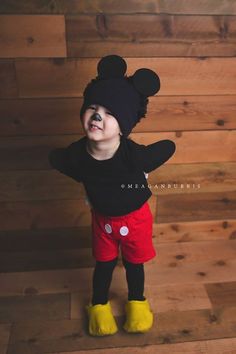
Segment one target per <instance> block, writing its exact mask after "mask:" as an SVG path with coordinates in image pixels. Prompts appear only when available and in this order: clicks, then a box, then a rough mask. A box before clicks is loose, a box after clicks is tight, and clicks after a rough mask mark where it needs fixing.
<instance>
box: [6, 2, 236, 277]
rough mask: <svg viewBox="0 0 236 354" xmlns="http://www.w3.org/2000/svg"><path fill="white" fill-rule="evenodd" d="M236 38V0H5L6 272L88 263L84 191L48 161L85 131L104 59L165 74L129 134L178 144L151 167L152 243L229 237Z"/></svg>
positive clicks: (234, 196)
mask: <svg viewBox="0 0 236 354" xmlns="http://www.w3.org/2000/svg"><path fill="white" fill-rule="evenodd" d="M235 40H236V2H235V1H222V0H214V1H200V2H199V1H198V2H196V1H195V0H189V1H184V0H178V1H165V2H162V1H154V0H148V1H142V0H133V1H105V0H96V1H86V0H83V1H79V0H74V1H66V0H55V1H53V2H52V1H48V2H45V1H43V0H33V1H30V2H29V1H26V0H23V1H20V2H19V1H16V0H11V1H7V0H3V1H1V3H0V135H1V140H0V158H1V165H0V244H1V269H2V270H3V271H19V270H29V269H31V270H34V269H50V268H52V269H54V268H57V267H63V268H66V267H78V266H81V267H84V266H89V265H91V262H92V259H91V257H90V212H89V207H88V205H86V203H85V200H84V196H85V193H84V188H83V186H82V185H80V184H77V183H76V182H74V181H73V180H71V179H70V178H68V177H65V176H63V175H61V174H60V173H58V172H57V171H54V170H51V168H50V165H49V163H48V159H47V156H48V153H49V151H50V150H51V149H52V148H54V147H59V146H66V145H68V144H69V143H71V142H72V141H75V140H77V139H78V138H80V137H81V136H82V129H81V125H80V119H79V110H80V107H81V103H82V98H81V97H82V92H83V89H84V87H85V84H86V83H87V82H88V81H89V80H90V79H91V78H93V77H94V76H95V74H96V64H97V62H98V60H99V58H100V57H101V56H104V55H107V54H119V55H122V56H124V57H125V59H126V60H127V63H128V74H132V73H133V72H134V71H135V70H136V69H138V68H140V67H143V66H144V67H149V68H151V69H153V70H155V71H157V72H158V74H159V76H160V78H161V90H160V92H159V94H158V96H156V97H153V98H151V99H150V104H149V109H148V115H147V118H144V119H143V120H142V121H141V123H140V124H139V125H137V126H136V128H135V129H134V131H133V133H132V134H131V138H132V139H134V140H135V141H137V142H139V143H144V144H150V143H152V142H154V141H157V140H161V139H172V140H173V141H175V143H176V146H177V150H176V154H175V155H174V157H173V158H171V159H170V161H168V162H167V163H166V164H165V165H164V166H162V167H161V168H159V169H158V170H156V171H153V172H152V173H150V174H149V182H150V185H151V189H152V192H153V196H152V197H151V199H150V206H151V209H152V212H153V215H154V220H155V224H154V240H155V242H157V243H164V242H177V241H178V242H182V241H199V240H201V241H202V240H205V241H207V240H209V241H211V240H216V239H235V237H236V229H235V225H236V217H235V216H236V213H235V211H236V183H235V182H236V173H235V172H236V59H235V56H236V44H235ZM174 186H175V187H174ZM176 186H177V187H176ZM12 251H14V253H12ZM58 257H59V258H60V264H59V263H58Z"/></svg>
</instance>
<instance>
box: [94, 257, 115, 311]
mask: <svg viewBox="0 0 236 354" xmlns="http://www.w3.org/2000/svg"><path fill="white" fill-rule="evenodd" d="M117 259H118V258H115V259H113V260H112V261H108V262H100V261H96V266H95V269H94V272H93V296H92V304H93V305H97V304H102V305H105V304H106V303H107V301H108V293H109V288H110V285H111V280H112V274H113V270H114V268H115V266H116V264H117Z"/></svg>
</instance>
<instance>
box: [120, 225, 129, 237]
mask: <svg viewBox="0 0 236 354" xmlns="http://www.w3.org/2000/svg"><path fill="white" fill-rule="evenodd" d="M128 233H129V229H128V227H127V226H122V227H121V228H120V234H121V236H126V235H128Z"/></svg>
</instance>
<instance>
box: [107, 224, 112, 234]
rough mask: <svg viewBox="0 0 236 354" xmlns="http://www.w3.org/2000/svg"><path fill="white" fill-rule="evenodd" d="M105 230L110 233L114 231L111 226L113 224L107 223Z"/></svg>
mask: <svg viewBox="0 0 236 354" xmlns="http://www.w3.org/2000/svg"><path fill="white" fill-rule="evenodd" d="M105 230H106V232H107V233H108V234H110V233H112V228H111V225H110V224H106V225H105Z"/></svg>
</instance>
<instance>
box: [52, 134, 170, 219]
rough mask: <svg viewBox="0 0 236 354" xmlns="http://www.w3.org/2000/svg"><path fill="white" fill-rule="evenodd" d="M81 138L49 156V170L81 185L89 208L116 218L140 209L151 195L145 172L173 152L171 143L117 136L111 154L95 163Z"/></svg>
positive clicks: (149, 170) (53, 151) (166, 158)
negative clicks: (140, 141)
mask: <svg viewBox="0 0 236 354" xmlns="http://www.w3.org/2000/svg"><path fill="white" fill-rule="evenodd" d="M86 144H87V137H86V136H84V137H82V138H81V139H79V140H78V141H75V142H73V143H72V144H70V145H69V146H68V147H66V148H57V149H54V150H52V151H51V152H50V153H49V161H50V164H51V166H52V167H53V168H55V169H57V170H58V171H59V172H61V173H63V174H65V175H67V176H69V177H71V178H73V179H74V180H75V181H77V182H82V183H83V184H84V187H85V190H86V193H87V196H88V198H89V201H90V203H91V205H92V207H93V208H94V209H95V210H97V211H98V212H99V213H100V214H103V215H106V216H120V215H125V214H128V213H130V212H132V211H134V210H136V209H138V208H140V207H141V206H142V205H143V203H144V202H145V201H147V200H148V199H149V198H150V196H151V195H152V192H151V190H150V189H149V187H148V183H147V179H146V176H145V173H148V172H151V171H152V170H155V169H156V168H158V167H159V166H161V165H162V164H164V163H165V162H166V161H167V160H168V159H169V158H170V157H171V156H172V155H173V154H174V152H175V149H176V146H175V143H174V142H173V141H171V140H167V139H166V140H160V141H157V142H156V143H153V144H150V145H147V146H145V145H142V144H138V143H136V142H134V141H133V140H131V139H129V138H125V137H123V136H121V141H120V145H119V147H118V149H117V151H116V152H115V154H114V155H113V156H112V157H111V158H109V159H106V160H97V159H95V158H94V157H92V155H90V154H89V153H88V151H87V148H86Z"/></svg>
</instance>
